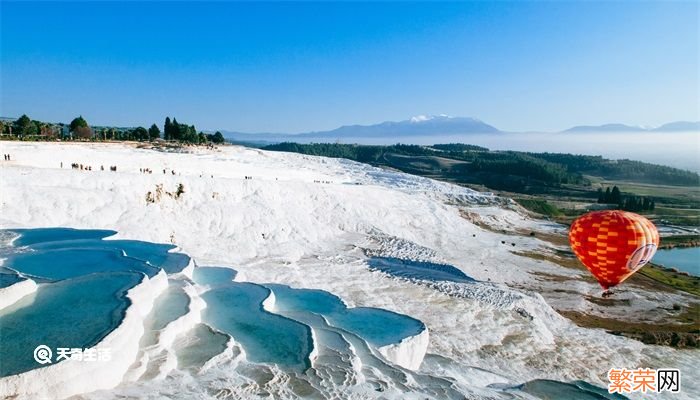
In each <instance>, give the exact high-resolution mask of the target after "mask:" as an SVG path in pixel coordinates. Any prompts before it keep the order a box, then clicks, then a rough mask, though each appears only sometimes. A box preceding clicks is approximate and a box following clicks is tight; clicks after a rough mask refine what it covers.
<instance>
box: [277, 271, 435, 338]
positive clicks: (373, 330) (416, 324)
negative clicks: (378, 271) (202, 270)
mask: <svg viewBox="0 0 700 400" xmlns="http://www.w3.org/2000/svg"><path fill="white" fill-rule="evenodd" d="M265 286H267V287H269V288H270V289H272V291H273V293H274V294H275V300H276V301H275V308H276V309H277V310H279V311H280V312H282V313H299V312H311V313H315V314H320V315H323V316H324V317H325V318H326V319H327V320H328V322H329V323H330V324H331V325H333V326H336V327H338V328H341V329H344V330H347V331H350V332H352V333H354V334H356V335H358V336H360V337H361V338H363V339H364V340H366V341H367V342H369V343H371V344H372V345H375V346H379V347H381V346H385V345H388V344H392V343H398V342H400V341H401V340H403V339H405V338H407V337H410V336H415V335H417V334H419V333H420V332H422V331H423V330H424V329H425V325H424V324H423V323H422V322H421V321H419V320H417V319H414V318H411V317H409V316H407V315H403V314H398V313H395V312H391V311H387V310H382V309H379V308H370V307H355V308H347V307H346V306H345V304H344V303H343V302H342V300H341V299H340V298H339V297H337V296H335V295H333V294H331V293H328V292H325V291H323V290H312V289H293V288H290V287H289V286H286V285H277V284H266V285H265Z"/></svg>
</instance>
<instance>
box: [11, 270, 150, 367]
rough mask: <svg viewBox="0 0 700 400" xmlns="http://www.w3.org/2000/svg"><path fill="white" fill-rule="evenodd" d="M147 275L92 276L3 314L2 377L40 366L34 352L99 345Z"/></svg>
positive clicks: (53, 287)
mask: <svg viewBox="0 0 700 400" xmlns="http://www.w3.org/2000/svg"><path fill="white" fill-rule="evenodd" d="M141 279H143V275H140V274H136V273H129V272H126V273H125V272H112V273H100V274H92V275H88V276H82V277H77V278H73V279H68V280H64V281H60V282H56V283H50V284H45V285H42V286H41V287H40V288H39V290H38V291H37V292H36V293H35V294H32V295H29V296H26V297H24V298H22V299H21V300H20V301H18V302H17V303H15V304H13V305H11V306H9V307H7V308H5V309H3V310H0V337H1V338H2V340H0V354H2V362H1V363H0V376H7V375H14V374H17V373H20V372H24V371H29V370H31V369H34V368H38V367H41V365H40V364H38V363H37V362H36V361H35V360H34V356H33V351H34V349H35V348H36V347H37V346H39V345H42V344H43V345H47V346H49V347H50V348H52V349H53V351H54V360H55V356H56V354H55V352H56V350H55V349H56V348H58V347H70V348H73V347H79V348H86V347H90V346H93V345H95V344H96V343H98V342H99V341H100V340H101V339H102V338H104V337H105V336H106V335H107V334H108V333H109V332H111V331H112V330H113V329H114V328H115V327H116V326H118V324H119V323H120V321H121V320H122V319H123V314H124V312H125V310H126V308H127V307H128V306H129V300H128V298H126V292H127V291H128V290H129V289H130V288H131V287H133V286H134V285H136V284H138V283H139V282H140V281H141Z"/></svg>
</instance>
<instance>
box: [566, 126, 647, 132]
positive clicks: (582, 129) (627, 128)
mask: <svg viewBox="0 0 700 400" xmlns="http://www.w3.org/2000/svg"><path fill="white" fill-rule="evenodd" d="M643 130H645V129H644V128H642V127H640V126H630V125H625V124H605V125H581V126H574V127H573V128H569V129H567V130H565V131H563V132H637V131H643Z"/></svg>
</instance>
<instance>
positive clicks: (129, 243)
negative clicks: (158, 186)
mask: <svg viewBox="0 0 700 400" xmlns="http://www.w3.org/2000/svg"><path fill="white" fill-rule="evenodd" d="M30 247H31V248H32V249H35V250H37V251H41V250H52V249H66V248H72V249H102V250H118V251H120V252H122V251H123V252H124V253H126V255H127V256H129V257H132V258H136V259H139V260H142V261H145V262H148V263H149V264H151V265H154V266H157V267H158V268H162V269H164V270H165V272H167V273H176V272H180V271H182V270H183V269H184V268H185V267H186V266H187V264H189V262H190V258H189V257H188V256H187V255H186V254H182V253H170V252H169V251H170V250H172V249H174V248H175V246H173V245H171V244H161V243H150V242H142V241H138V240H98V239H77V240H61V241H54V242H44V243H37V244H33V245H31V246H30Z"/></svg>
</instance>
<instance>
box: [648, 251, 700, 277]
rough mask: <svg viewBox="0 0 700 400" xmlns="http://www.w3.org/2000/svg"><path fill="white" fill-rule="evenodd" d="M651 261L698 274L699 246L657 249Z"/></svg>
mask: <svg viewBox="0 0 700 400" xmlns="http://www.w3.org/2000/svg"><path fill="white" fill-rule="evenodd" d="M652 261H653V262H654V263H656V264H662V265H663V266H665V267H671V268H677V269H678V270H680V271H685V272H687V273H689V274H691V275H695V276H700V247H676V248H674V249H663V250H658V251H657V252H656V254H655V255H654V258H653V259H652Z"/></svg>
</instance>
